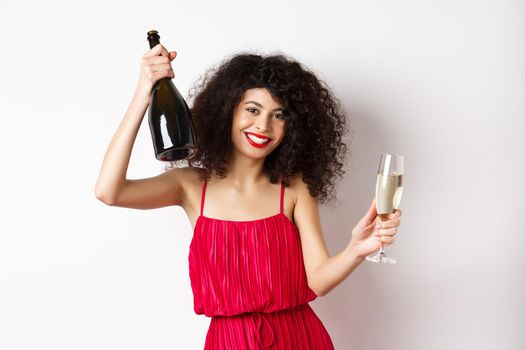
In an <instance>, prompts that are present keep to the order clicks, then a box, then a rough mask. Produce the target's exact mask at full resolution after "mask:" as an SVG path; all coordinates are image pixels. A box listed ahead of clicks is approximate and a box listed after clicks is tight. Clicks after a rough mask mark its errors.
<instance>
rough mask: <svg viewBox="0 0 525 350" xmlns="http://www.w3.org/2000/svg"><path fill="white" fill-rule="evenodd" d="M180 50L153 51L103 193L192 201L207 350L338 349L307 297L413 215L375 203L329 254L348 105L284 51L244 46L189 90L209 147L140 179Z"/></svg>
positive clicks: (194, 264)
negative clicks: (141, 156)
mask: <svg viewBox="0 0 525 350" xmlns="http://www.w3.org/2000/svg"><path fill="white" fill-rule="evenodd" d="M175 56H176V52H175V51H171V52H169V51H168V50H166V49H165V48H164V47H163V46H162V45H160V44H159V45H157V46H155V47H154V48H152V49H151V50H150V51H148V52H146V53H145V54H144V56H143V59H142V65H141V70H140V76H139V81H138V84H137V87H136V90H135V94H134V96H133V99H132V101H131V103H130V105H129V108H128V110H127V112H126V114H125V116H124V119H123V120H122V122H121V124H120V126H119V128H118V130H117V131H116V133H115V135H114V137H113V139H112V140H111V143H110V145H109V148H108V150H107V152H106V155H105V157H104V161H103V164H102V168H101V171H100V174H99V177H98V180H97V184H96V197H97V198H98V199H99V200H101V201H102V202H104V203H106V204H108V205H112V206H119V207H127V208H135V209H154V208H160V207H165V206H169V205H178V206H181V207H182V208H183V209H184V210H185V212H186V214H187V215H188V218H189V221H190V222H191V224H192V227H193V229H194V232H193V238H192V241H191V244H190V247H189V257H188V261H189V268H190V280H191V287H192V290H193V295H194V310H195V312H196V313H197V314H204V315H206V316H209V317H211V322H210V326H209V329H208V332H207V336H206V339H205V341H204V343H205V344H204V348H205V349H259V348H271V349H316V350H320V349H333V348H334V346H333V344H332V341H331V339H330V336H329V335H328V333H327V331H326V329H325V327H324V326H323V324H322V322H321V321H320V319H319V318H318V317H317V315H316V314H315V313H314V311H313V309H312V308H311V307H310V305H309V304H308V303H309V302H310V301H312V300H314V299H315V298H317V297H318V296H324V295H326V294H327V293H328V292H329V291H330V290H332V289H333V288H334V287H335V286H337V285H338V284H339V283H341V282H342V281H343V280H344V279H345V278H347V277H348V276H349V275H350V273H351V272H352V271H353V270H354V269H355V268H356V267H357V266H358V265H359V264H360V263H361V262H362V261H363V260H364V258H365V256H366V255H368V254H371V253H372V252H375V251H376V250H377V249H379V247H380V245H381V244H385V245H388V244H392V243H393V242H394V236H395V234H396V231H397V227H398V226H399V225H400V215H401V213H400V211H397V212H396V213H394V214H391V215H390V216H389V217H388V218H385V219H382V220H379V217H378V216H377V212H376V209H375V203H374V200H372V203H371V205H370V208H369V210H368V212H367V213H366V215H365V216H364V217H363V218H362V219H361V220H360V221H359V222H358V224H357V225H356V226H355V227H354V229H353V230H352V236H351V240H350V242H349V243H348V245H347V246H346V247H345V248H344V249H343V250H341V251H340V252H339V253H338V254H337V255H334V256H330V255H329V253H328V250H327V246H326V243H325V241H324V237H323V232H322V229H321V223H320V215H319V203H322V202H324V201H325V200H326V199H327V198H330V195H331V194H332V192H333V190H334V181H335V176H341V175H342V174H344V171H343V170H342V167H343V163H342V160H343V159H344V157H345V152H346V145H345V144H344V143H343V142H342V135H343V134H344V132H345V125H346V124H345V115H344V113H343V112H342V108H341V107H340V104H339V103H338V101H337V99H336V98H335V97H334V96H333V94H332V93H331V91H330V89H329V88H328V87H327V86H326V84H324V83H323V82H322V81H320V80H319V79H318V78H317V77H316V76H315V74H313V73H312V72H311V71H309V70H307V69H306V68H305V67H303V66H302V65H301V64H300V63H298V62H296V61H294V60H293V59H290V58H288V57H286V56H284V55H273V56H266V57H263V56H260V55H256V54H248V53H244V54H237V55H234V56H232V57H230V58H229V59H227V60H225V61H224V62H222V63H221V64H220V65H219V66H218V67H217V68H216V69H212V70H209V71H208V72H207V73H206V74H205V75H203V78H202V79H200V84H196V86H195V87H194V89H192V94H190V97H191V98H193V104H192V108H191V111H192V116H193V120H194V124H195V132H196V134H197V146H198V147H197V148H198V150H197V153H196V154H195V156H194V157H193V158H192V159H191V160H190V161H189V166H188V167H184V168H177V167H175V168H172V169H169V170H167V171H165V172H163V173H162V174H160V175H158V176H154V177H151V178H146V179H127V178H126V172H127V167H128V163H129V159H130V155H131V150H132V147H133V144H134V141H135V137H136V135H137V131H138V129H139V126H140V124H141V121H142V119H143V117H144V114H145V112H146V110H147V108H148V105H149V101H150V92H151V88H152V87H153V85H154V83H155V82H156V81H157V80H159V79H161V78H164V77H170V78H173V77H174V76H175V74H174V72H173V70H172V67H171V61H173V59H174V58H175ZM194 163H196V164H194ZM195 165H197V166H195ZM376 224H377V226H376Z"/></svg>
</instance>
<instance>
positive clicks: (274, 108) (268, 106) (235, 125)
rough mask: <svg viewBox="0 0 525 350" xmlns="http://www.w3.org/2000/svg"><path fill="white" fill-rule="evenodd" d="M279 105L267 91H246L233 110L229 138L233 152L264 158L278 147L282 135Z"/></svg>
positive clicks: (283, 126)
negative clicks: (234, 150)
mask: <svg viewBox="0 0 525 350" xmlns="http://www.w3.org/2000/svg"><path fill="white" fill-rule="evenodd" d="M282 108H283V106H282V105H281V104H279V103H278V102H277V101H275V100H274V99H273V98H272V95H271V94H270V92H269V91H268V90H266V89H264V88H257V89H249V90H246V91H245V92H244V95H243V96H242V98H241V101H240V103H239V105H238V106H237V107H236V108H235V110H234V112H233V122H232V129H231V140H232V143H233V147H234V148H235V149H236V151H237V152H239V153H241V154H242V155H244V156H246V157H250V158H264V157H266V156H267V155H268V154H270V153H271V152H272V151H273V150H274V149H275V148H277V146H279V144H280V143H281V141H282V140H283V138H284V134H285V120H284V115H283V109H282Z"/></svg>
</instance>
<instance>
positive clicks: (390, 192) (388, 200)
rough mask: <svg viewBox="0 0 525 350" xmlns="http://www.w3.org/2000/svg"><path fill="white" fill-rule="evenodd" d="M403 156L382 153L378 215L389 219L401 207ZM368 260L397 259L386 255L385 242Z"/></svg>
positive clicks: (377, 197)
mask: <svg viewBox="0 0 525 350" xmlns="http://www.w3.org/2000/svg"><path fill="white" fill-rule="evenodd" d="M403 173H404V170H403V156H401V155H398V154H393V155H392V154H388V153H381V159H380V161H379V169H378V171H377V181H376V194H375V196H376V209H377V215H378V216H379V217H380V218H382V219H387V218H388V214H392V213H394V212H395V211H396V209H398V208H399V203H400V202H401V195H402V194H403ZM366 260H368V261H372V262H375V263H380V264H395V263H396V260H395V259H392V258H389V257H387V256H386V253H385V249H384V248H383V243H381V249H380V250H379V251H378V252H377V253H376V254H375V255H369V256H367V257H366Z"/></svg>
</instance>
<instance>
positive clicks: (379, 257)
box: [366, 251, 397, 264]
mask: <svg viewBox="0 0 525 350" xmlns="http://www.w3.org/2000/svg"><path fill="white" fill-rule="evenodd" d="M366 260H368V261H371V262H375V263H378V264H395V263H397V260H396V259H393V258H388V257H387V256H386V255H385V252H384V251H379V252H378V253H377V254H376V255H369V256H367V257H366Z"/></svg>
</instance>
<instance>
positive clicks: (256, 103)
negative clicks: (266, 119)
mask: <svg viewBox="0 0 525 350" xmlns="http://www.w3.org/2000/svg"><path fill="white" fill-rule="evenodd" d="M248 103H253V104H254V105H257V106H259V107H261V108H264V106H263V105H262V104H260V103H259V102H257V101H248V102H245V103H244V104H248ZM282 110H284V109H283V108H275V109H274V110H273V111H272V112H275V111H282Z"/></svg>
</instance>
